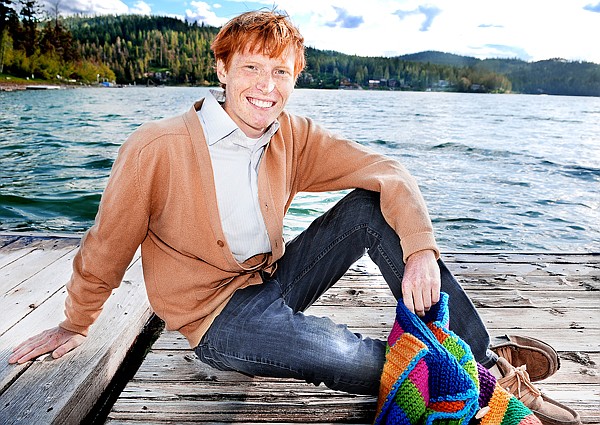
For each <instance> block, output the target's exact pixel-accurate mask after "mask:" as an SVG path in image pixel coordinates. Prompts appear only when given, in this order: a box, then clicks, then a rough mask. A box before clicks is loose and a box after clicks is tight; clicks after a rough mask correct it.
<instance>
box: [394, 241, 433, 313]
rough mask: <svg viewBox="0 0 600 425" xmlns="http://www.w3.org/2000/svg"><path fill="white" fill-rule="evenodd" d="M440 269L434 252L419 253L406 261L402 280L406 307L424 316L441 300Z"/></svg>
mask: <svg viewBox="0 0 600 425" xmlns="http://www.w3.org/2000/svg"><path fill="white" fill-rule="evenodd" d="M440 286H441V283H440V267H439V266H438V263H437V261H436V258H435V253H434V252H433V251H432V250H429V249H428V250H424V251H417V252H415V253H414V254H411V255H410V257H408V259H407V261H406V266H405V268H404V277H403V278H402V298H403V301H404V305H406V307H407V308H408V309H409V310H410V311H412V312H413V313H416V314H417V315H419V316H424V315H425V312H427V311H429V309H430V308H431V306H432V305H433V304H435V303H437V302H438V301H439V300H440Z"/></svg>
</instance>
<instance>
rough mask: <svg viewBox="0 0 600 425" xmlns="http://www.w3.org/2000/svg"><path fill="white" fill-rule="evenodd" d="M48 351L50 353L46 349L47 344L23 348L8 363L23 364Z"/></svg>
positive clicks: (48, 349)
mask: <svg viewBox="0 0 600 425" xmlns="http://www.w3.org/2000/svg"><path fill="white" fill-rule="evenodd" d="M50 351H52V349H51V348H49V347H48V344H44V345H41V346H38V347H24V348H23V350H22V351H20V352H17V353H15V355H14V356H13V357H11V359H12V360H13V361H12V362H10V360H9V363H18V364H23V363H26V362H28V361H29V360H32V359H35V358H36V357H39V356H41V355H42V354H46V353H48V352H50Z"/></svg>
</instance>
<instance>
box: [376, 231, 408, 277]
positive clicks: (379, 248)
mask: <svg viewBox="0 0 600 425" xmlns="http://www.w3.org/2000/svg"><path fill="white" fill-rule="evenodd" d="M377 251H379V253H380V254H381V257H382V258H383V260H384V261H385V263H386V264H387V265H388V267H389V268H390V270H391V271H392V273H394V276H396V279H398V280H400V281H401V280H402V273H400V271H399V270H398V269H397V268H396V266H395V265H394V262H393V261H392V260H391V259H390V257H389V256H388V255H387V252H386V250H385V249H384V248H383V247H382V244H381V240H380V243H379V245H378V246H377Z"/></svg>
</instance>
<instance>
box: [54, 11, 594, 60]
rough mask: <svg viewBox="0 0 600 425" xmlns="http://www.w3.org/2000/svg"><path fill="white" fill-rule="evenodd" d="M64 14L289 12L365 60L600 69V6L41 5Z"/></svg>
mask: <svg viewBox="0 0 600 425" xmlns="http://www.w3.org/2000/svg"><path fill="white" fill-rule="evenodd" d="M43 1H44V2H46V3H50V4H52V3H56V2H57V1H60V9H61V10H62V12H63V14H71V13H78V12H79V13H86V14H104V13H114V14H122V13H138V14H152V15H168V16H174V17H178V18H180V19H187V20H188V21H198V22H204V23H205V24H208V25H214V26H220V25H222V24H223V23H225V22H226V21H227V20H229V19H230V18H232V17H233V16H235V15H237V14H239V13H241V12H245V11H248V10H255V9H261V8H267V9H271V8H273V7H274V6H275V7H276V8H277V9H279V10H284V11H286V12H287V13H288V14H289V15H290V17H291V18H292V21H293V22H294V23H295V24H296V25H297V26H298V27H299V28H300V31H301V32H302V34H303V35H304V37H305V39H306V44H307V45H308V46H312V47H316V48H318V49H328V50H336V51H339V52H343V53H348V54H356V55H362V56H396V55H402V54H407V53H416V52H421V51H424V50H439V51H443V52H448V53H456V54H461V55H467V56H474V57H478V58H482V59H483V58H488V57H511V58H513V57H517V58H520V59H524V60H527V61H535V60H542V59H549V58H557V57H560V58H564V59H569V60H586V61H591V62H596V63H599V64H600V47H598V43H597V40H598V39H600V0H556V1H554V0H552V1H548V0H503V1H499V0H488V1H481V0H429V1H420V0H368V1H365V0H279V1H278V2H274V1H273V0H264V1H263V0H257V1H243V0H228V1H226V0H222V1H181V0H43Z"/></svg>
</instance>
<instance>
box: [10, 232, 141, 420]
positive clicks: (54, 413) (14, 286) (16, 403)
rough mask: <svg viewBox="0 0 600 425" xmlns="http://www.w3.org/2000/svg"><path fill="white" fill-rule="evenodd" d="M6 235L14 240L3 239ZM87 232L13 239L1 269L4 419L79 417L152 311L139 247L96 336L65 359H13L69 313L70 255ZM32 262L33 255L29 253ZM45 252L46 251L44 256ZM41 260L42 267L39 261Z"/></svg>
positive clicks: (91, 404) (94, 331) (95, 330)
mask: <svg viewBox="0 0 600 425" xmlns="http://www.w3.org/2000/svg"><path fill="white" fill-rule="evenodd" d="M2 240H6V239H4V238H3V239H2ZM78 244H79V238H64V239H63V238H47V237H40V238H36V237H33V236H24V237H22V238H17V239H14V238H13V240H12V241H11V242H10V243H7V244H5V245H4V246H3V247H2V248H1V249H0V253H2V252H3V250H4V249H5V248H6V249H7V250H8V251H7V253H6V255H5V256H4V257H0V258H5V259H6V258H8V257H9V256H10V258H12V261H5V262H4V263H3V265H2V268H1V269H0V270H1V271H2V272H3V273H5V276H7V277H8V280H9V281H10V284H8V285H6V286H4V289H5V291H4V292H3V293H1V294H0V295H1V297H0V311H2V312H3V313H2V314H3V323H2V327H1V328H0V329H1V330H0V418H1V420H0V422H1V423H3V424H19V423H23V424H33V423H39V424H53V423H56V424H59V423H60V424H78V423H81V421H82V420H83V418H85V416H86V415H87V414H88V413H89V412H90V410H91V409H92V408H93V407H94V406H95V404H96V403H97V401H98V398H99V397H100V395H101V394H102V393H103V392H104V390H105V389H106V388H107V386H108V385H109V383H110V382H111V381H112V380H113V378H114V375H115V372H116V370H117V368H118V367H119V366H120V364H121V362H122V361H123V359H124V357H125V355H126V354H127V351H128V350H129V348H130V347H131V345H132V344H133V342H134V341H135V339H136V338H137V336H138V335H139V334H140V332H141V330H142V329H143V327H144V326H145V324H146V323H147V322H148V319H149V318H150V316H151V314H152V313H151V310H150V307H149V304H148V301H147V299H146V295H145V289H144V284H143V277H142V271H141V264H140V261H139V254H138V255H137V258H136V259H135V260H134V261H133V262H132V265H131V266H130V268H129V270H128V271H127V273H126V275H125V278H124V281H123V283H122V285H121V288H119V289H118V290H116V291H114V292H113V294H112V295H111V296H110V297H109V300H108V301H107V303H106V305H105V308H104V312H103V313H102V314H101V315H100V318H99V319H98V321H97V323H96V324H95V325H94V326H92V328H91V330H90V334H89V337H88V338H86V341H85V342H84V344H83V345H82V346H80V347H79V348H78V349H77V350H76V351H75V352H72V353H69V354H68V355H66V356H64V357H63V358H61V359H58V360H53V359H51V357H50V356H44V357H42V358H39V359H37V360H35V361H32V362H28V363H26V364H24V365H8V363H7V360H8V357H9V356H10V354H11V349H12V347H13V346H15V345H16V344H17V343H19V342H21V341H22V340H23V339H25V338H26V337H28V336H31V335H33V334H36V333H38V332H40V331H42V330H44V329H46V328H48V327H52V326H54V325H56V324H58V323H59V322H60V321H61V320H63V319H64V313H63V310H64V300H65V296H66V290H65V287H64V285H65V284H66V282H67V280H68V277H69V276H70V271H71V261H70V257H72V255H73V254H74V251H73V249H74V248H75V247H76V246H78ZM32 253H35V257H30V258H31V259H32V261H26V260H27V258H28V256H29V255H31V254H32ZM44 254H45V255H44ZM36 267H37V268H36ZM5 311H6V312H8V313H9V314H10V315H9V314H7V315H4V312H5Z"/></svg>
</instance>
